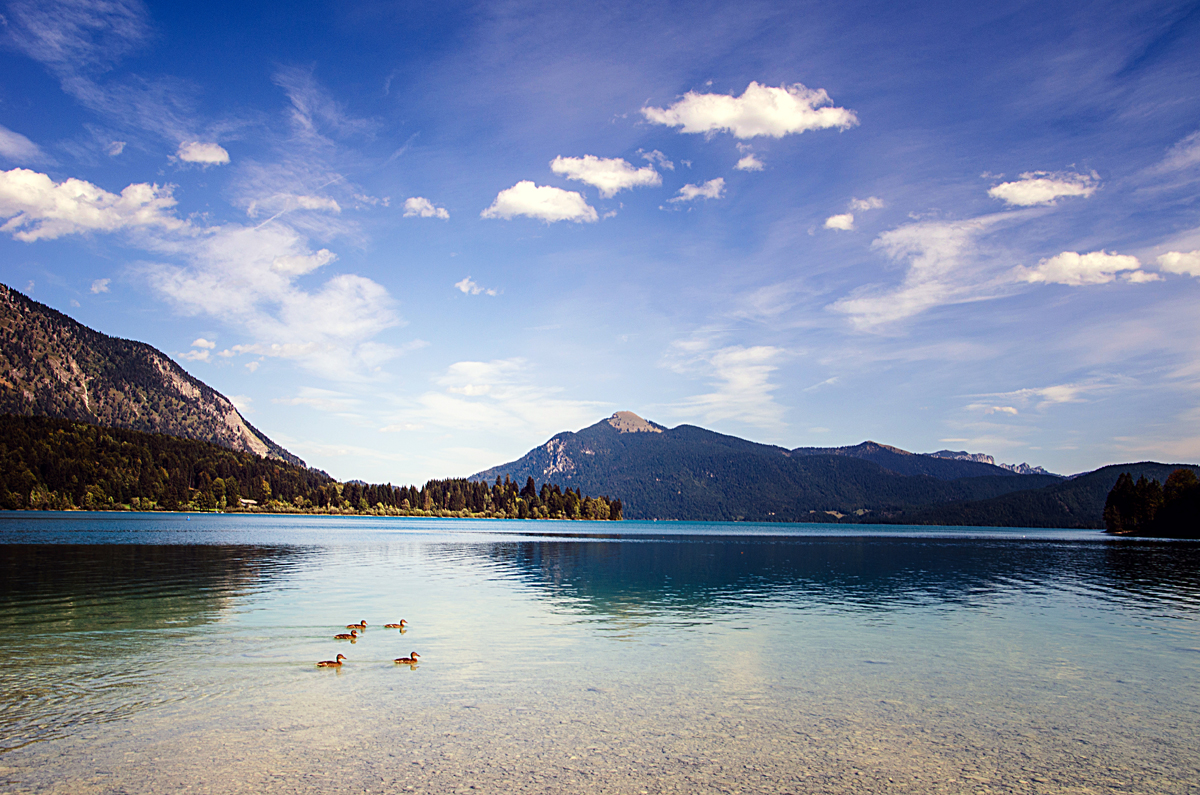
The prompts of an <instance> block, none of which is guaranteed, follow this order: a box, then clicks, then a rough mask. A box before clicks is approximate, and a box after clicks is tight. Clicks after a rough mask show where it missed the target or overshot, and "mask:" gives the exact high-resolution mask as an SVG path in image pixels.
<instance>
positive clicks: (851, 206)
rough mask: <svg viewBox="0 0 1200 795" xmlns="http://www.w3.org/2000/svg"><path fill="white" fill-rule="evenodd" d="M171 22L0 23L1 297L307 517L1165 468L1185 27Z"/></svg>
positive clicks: (1186, 112)
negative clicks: (440, 500)
mask: <svg viewBox="0 0 1200 795" xmlns="http://www.w3.org/2000/svg"><path fill="white" fill-rule="evenodd" d="M183 5H184V4H153V3H150V4H144V5H143V4H141V3H137V2H126V1H125V0H105V1H104V2H95V1H93V0H72V2H46V1H41V2H32V1H22V2H10V3H8V4H7V5H6V6H5V7H4V8H3V12H2V13H3V22H2V29H0V35H2V37H3V38H2V44H3V46H2V47H0V75H2V76H3V79H2V80H0V170H3V172H4V173H3V174H2V175H0V224H2V226H0V232H2V234H0V278H2V280H3V281H4V282H5V283H7V284H9V285H11V286H13V287H16V288H17V289H20V290H23V291H25V292H27V293H28V294H29V295H31V296H32V297H34V298H36V299H38V300H40V301H43V302H45V303H47V304H49V305H51V306H53V307H56V308H58V309H60V310H62V311H63V312H66V313H67V314H69V315H71V316H72V317H75V318H77V319H78V320H80V321H81V322H83V323H86V324H87V325H89V326H92V327H93V328H96V329H98V330H101V331H103V332H105V333H108V334H113V335H117V336H122V337H128V338H133V339H138V340H143V341H146V342H148V343H150V344H152V345H155V346H156V347H158V348H160V349H162V350H164V351H166V352H168V353H170V354H171V355H172V356H174V357H176V358H177V359H178V360H179V361H180V362H181V364H183V365H184V366H185V367H186V368H187V369H188V370H189V371H190V372H192V373H193V374H195V375H196V376H197V377H199V378H200V379H202V380H204V381H205V382H207V383H209V384H211V385H212V386H213V387H215V388H217V389H218V390H220V391H222V392H223V393H225V394H226V395H229V396H231V397H233V398H234V399H235V401H236V402H237V403H238V405H239V406H240V407H242V408H243V411H244V413H245V415H246V416H247V418H248V419H249V420H250V421H251V422H252V423H254V424H255V425H257V426H258V427H259V428H260V429H262V430H263V431H264V432H266V433H267V434H268V435H270V436H271V437H272V438H274V439H275V440H276V441H278V442H280V443H281V444H284V445H285V446H286V447H288V448H289V449H291V450H292V451H294V452H295V453H297V454H298V455H300V456H301V457H303V458H305V459H306V460H307V461H308V462H309V463H310V464H312V465H314V466H318V467H321V468H323V469H326V470H327V471H329V472H330V473H331V474H333V475H335V476H337V477H340V478H354V477H359V478H364V479H367V480H371V481H392V482H396V483H402V482H422V481H423V480H425V479H426V478H429V477H443V476H452V475H467V474H470V473H472V472H475V471H477V470H480V469H483V468H485V467H488V466H492V465H495V464H498V463H502V462H504V461H508V460H511V459H513V458H516V457H518V456H519V455H521V454H523V453H524V452H525V451H527V450H528V449H529V448H531V447H533V446H534V445H537V444H539V443H542V442H544V441H545V440H546V439H547V438H549V437H550V436H551V435H553V434H554V433H556V432H558V431H561V430H574V429H578V428H580V427H583V426H585V425H589V424H591V423H593V422H595V421H596V420H598V419H601V418H602V417H605V416H607V415H609V414H611V413H612V412H613V411H617V410H632V411H635V412H637V413H638V414H641V415H642V416H645V417H647V418H650V419H653V420H655V421H657V422H660V423H663V424H666V425H671V426H673V425H676V424H679V423H684V422H687V423H693V424H697V425H701V426H704V427H707V428H711V429H714V430H718V431H721V432H725V433H731V434H736V435H739V436H743V437H746V438H750V439H754V440H757V441H762V442H769V443H774V444H780V445H784V446H787V447H797V446H817V445H819V446H828V445H841V444H854V443H857V442H860V441H863V440H865V439H868V438H869V439H874V440H876V441H880V442H884V443H888V444H893V445H897V446H899V447H903V448H905V449H909V450H914V451H932V450H938V449H942V448H951V449H956V450H957V449H966V450H970V451H972V452H986V453H990V454H992V455H994V456H995V457H996V459H997V460H998V461H1004V462H1011V463H1017V462H1020V461H1028V462H1030V463H1033V464H1040V465H1043V466H1046V467H1047V468H1048V469H1050V470H1052V471H1058V472H1078V471H1083V470H1087V469H1092V468H1095V467H1098V466H1101V465H1104V464H1107V463H1115V462H1123V461H1130V460H1142V459H1156V460H1164V461H1197V460H1200V402H1198V400H1197V397H1198V395H1200V201H1198V200H1197V199H1198V189H1200V47H1197V46H1196V42H1197V41H1200V4H1198V3H1195V2H1192V3H1166V2H1155V3H1130V2H1124V3H1111V4H1089V5H1087V6H1086V7H1080V6H1079V5H1078V4H1070V3H1062V4H1060V3H1053V2H1036V3H1034V2H1030V3H997V4H987V7H986V8H974V7H971V6H972V5H975V4H963V3H920V4H897V3H891V2H877V3H847V2H837V3H820V2H817V3H779V2H760V3H756V2H740V3H736V4H734V3H726V4H719V3H673V4H645V3H564V2H547V3H534V2H509V3H503V2H494V3H484V4H472V3H453V2H448V3H440V4H418V3H384V2H376V3H371V2H362V3H330V4H317V3H295V2H293V3H287V4H283V3H279V4H270V3H262V4H221V3H208V4H201V5H195V4H193V5H192V6H190V7H183ZM251 6H252V7H251Z"/></svg>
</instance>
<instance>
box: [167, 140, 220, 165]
mask: <svg viewBox="0 0 1200 795" xmlns="http://www.w3.org/2000/svg"><path fill="white" fill-rule="evenodd" d="M176 157H178V158H179V159H180V160H182V161H183V162H185V163H201V164H202V165H206V166H223V165H225V164H226V163H228V162H229V153H228V152H226V151H225V148H224V147H222V146H221V145H219V144H215V143H205V142H203V141H184V142H183V143H181V144H180V145H179V151H178V152H176Z"/></svg>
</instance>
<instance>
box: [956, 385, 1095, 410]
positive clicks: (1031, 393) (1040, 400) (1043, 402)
mask: <svg viewBox="0 0 1200 795" xmlns="http://www.w3.org/2000/svg"><path fill="white" fill-rule="evenodd" d="M1112 387H1113V384H1112V383H1107V382H1099V381H1095V382H1090V383H1083V384H1054V385H1052V386H1043V387H1030V388H1026V389H1017V390H1015V391H1012V392H1000V393H997V394H993V395H981V396H980V397H987V398H992V399H993V400H995V401H997V402H1000V401H1003V402H1005V403H1016V404H1017V405H1019V406H1022V407H1028V406H1033V407H1034V408H1036V409H1037V410H1038V411H1042V410H1044V409H1047V408H1049V407H1051V406H1058V405H1062V404H1064V403H1082V402H1084V400H1085V399H1086V398H1087V396H1088V395H1089V394H1092V393H1095V392H1100V391H1104V390H1108V389H1111V388H1112ZM967 408H969V409H970V408H975V409H979V408H984V409H985V411H986V409H992V410H993V411H986V413H989V414H991V413H995V412H1001V413H1004V414H1016V413H1017V408H1016V407H1015V406H1003V405H992V403H990V402H989V403H974V404H972V405H970V406H968V407H967Z"/></svg>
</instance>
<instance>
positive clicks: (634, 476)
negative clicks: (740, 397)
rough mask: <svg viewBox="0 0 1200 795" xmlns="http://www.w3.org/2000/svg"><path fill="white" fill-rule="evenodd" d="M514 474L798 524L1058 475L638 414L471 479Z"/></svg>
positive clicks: (660, 505) (644, 509)
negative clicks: (752, 434)
mask: <svg viewBox="0 0 1200 795" xmlns="http://www.w3.org/2000/svg"><path fill="white" fill-rule="evenodd" d="M947 463H950V464H961V463H973V462H957V461H951V462H947ZM979 466H980V467H982V468H983V471H987V470H988V469H998V468H996V467H988V466H987V465H979ZM505 475H511V476H512V477H513V478H515V479H516V480H518V481H521V480H524V479H525V478H527V477H533V478H535V479H543V478H549V477H553V478H554V479H555V480H558V481H559V482H562V483H564V484H566V485H570V486H577V487H579V488H581V489H583V491H585V492H590V493H603V494H608V495H610V496H612V497H616V498H619V499H620V500H621V502H622V504H623V506H624V509H625V516H626V518H630V519H639V518H640V519H690V520H706V519H709V520H746V521H793V522H796V521H818V520H819V521H827V520H829V519H830V517H831V516H832V515H834V514H841V515H846V514H850V515H855V514H858V513H861V514H862V515H863V517H864V519H867V518H868V517H869V516H871V515H876V514H878V513H879V512H881V511H894V510H899V509H902V508H905V507H915V506H922V505H929V504H933V503H942V502H951V501H961V500H973V499H980V498H984V497H994V496H997V495H1000V494H1004V493H1007V492H1010V491H1014V490H1018V489H1028V488H1035V487H1041V486H1045V485H1048V484H1049V483H1053V482H1057V481H1058V478H1056V477H1053V476H1037V475H1014V474H1012V473H1010V472H1007V471H1005V470H1000V473H999V474H996V475H994V476H985V477H967V478H961V477H960V478H957V479H954V480H944V479H939V478H936V477H931V476H929V475H924V474H922V475H915V476H906V475H900V474H897V473H896V472H893V471H890V470H887V469H884V468H883V467H882V466H880V465H879V464H877V463H875V462H873V461H868V460H864V459H862V458H858V457H855V456H850V455H794V454H793V453H792V452H791V451H789V450H786V449H784V448H782V447H775V446H773V445H764V444H757V443H755V442H750V441H747V440H745V439H739V438H737V437H735V436H726V435H724V434H720V433H714V432H713V431H708V430H705V429H703V428H697V427H695V426H692V425H680V426H678V427H676V428H670V429H667V428H664V427H663V426H661V425H657V424H655V423H651V422H647V421H646V420H643V419H642V418H640V417H637V415H634V414H632V413H630V412H618V413H617V414H614V415H613V416H612V417H610V418H609V419H606V420H602V421H600V422H598V423H596V424H595V425H592V426H589V427H587V428H584V429H583V430H581V431H579V432H577V433H571V432H566V433H560V434H557V435H556V436H554V437H553V438H552V439H550V440H549V441H547V442H546V443H545V444H543V445H541V446H539V447H537V448H534V449H533V450H531V451H530V452H529V453H527V454H526V455H525V456H523V457H522V458H520V459H518V460H517V461H513V462H511V463H509V464H503V465H501V466H498V467H493V468H491V469H488V470H485V471H483V472H479V473H476V474H475V475H472V476H471V479H472V480H482V481H491V480H493V479H495V478H496V477H497V476H501V477H503V476H505ZM829 512H833V513H832V514H831V513H829Z"/></svg>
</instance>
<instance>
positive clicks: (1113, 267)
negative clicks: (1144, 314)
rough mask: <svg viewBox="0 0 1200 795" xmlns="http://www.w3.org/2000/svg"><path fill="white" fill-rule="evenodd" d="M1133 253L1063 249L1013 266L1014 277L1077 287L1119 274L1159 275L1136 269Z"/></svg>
mask: <svg viewBox="0 0 1200 795" xmlns="http://www.w3.org/2000/svg"><path fill="white" fill-rule="evenodd" d="M1141 267H1142V264H1141V263H1140V262H1138V259H1137V257H1133V256H1129V255H1128V254H1109V253H1108V252H1107V251H1093V252H1090V253H1088V254H1079V253H1076V252H1074V251H1064V252H1063V253H1061V254H1056V255H1054V256H1053V257H1049V258H1047V259H1044V260H1041V261H1040V262H1038V264H1037V265H1036V266H1034V267H1033V268H1024V267H1021V268H1017V270H1016V274H1017V278H1018V280H1020V281H1023V282H1033V283H1038V282H1040V283H1043V284H1066V285H1070V286H1072V287H1079V286H1082V285H1085V284H1108V283H1109V282H1111V281H1114V280H1115V279H1116V278H1117V276H1118V274H1121V275H1122V277H1123V278H1124V279H1125V280H1126V281H1131V282H1135V283H1137V282H1148V281H1156V280H1157V279H1159V278H1160V277H1159V276H1157V275H1156V274H1153V273H1146V272H1145V271H1142V270H1140V268H1141Z"/></svg>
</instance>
